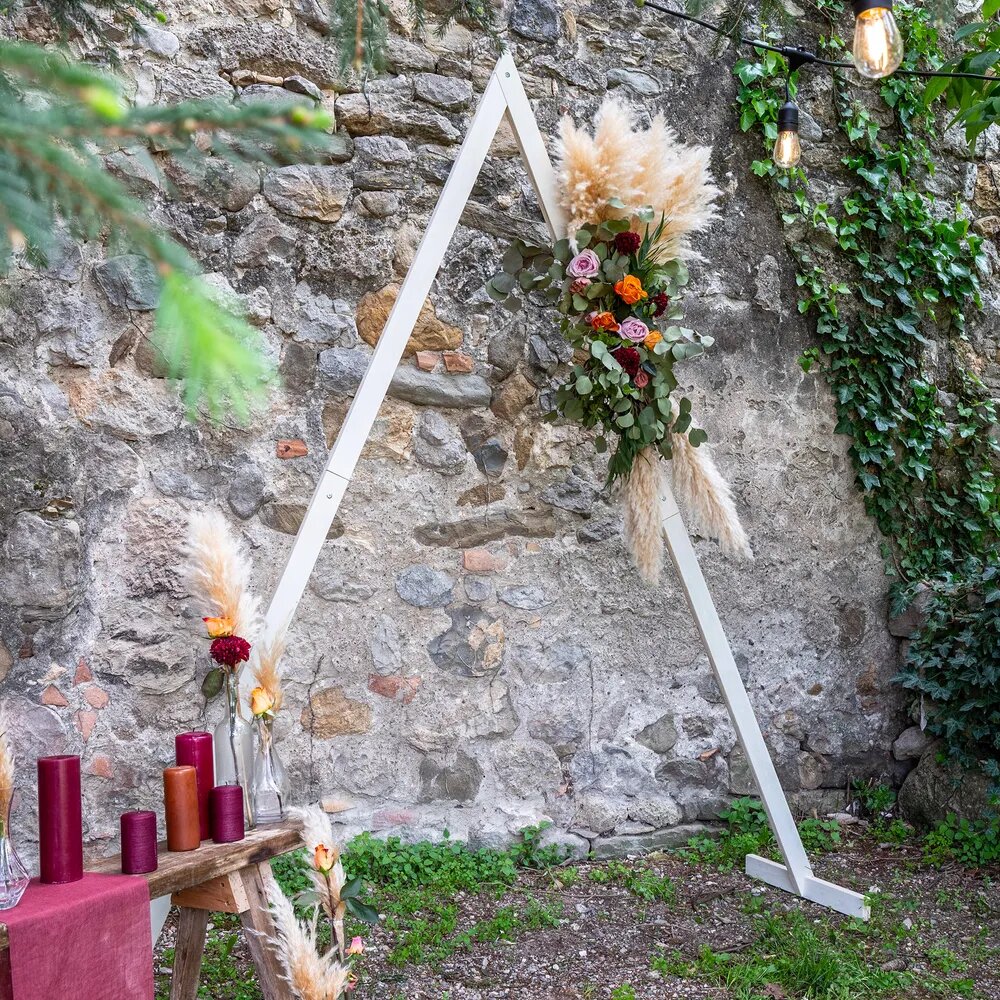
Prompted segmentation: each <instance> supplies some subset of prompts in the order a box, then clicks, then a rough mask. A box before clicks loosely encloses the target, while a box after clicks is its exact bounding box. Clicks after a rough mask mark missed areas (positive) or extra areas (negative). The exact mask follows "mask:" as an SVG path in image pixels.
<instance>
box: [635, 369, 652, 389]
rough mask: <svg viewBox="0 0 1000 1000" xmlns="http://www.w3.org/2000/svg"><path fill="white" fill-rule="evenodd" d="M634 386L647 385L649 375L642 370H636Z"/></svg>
mask: <svg viewBox="0 0 1000 1000" xmlns="http://www.w3.org/2000/svg"><path fill="white" fill-rule="evenodd" d="M633 381H634V382H635V387H636V388H637V389H645V388H646V386H647V385H649V376H648V375H647V374H646V373H645V372H644V371H638V372H636V373H635V379H634V380H633Z"/></svg>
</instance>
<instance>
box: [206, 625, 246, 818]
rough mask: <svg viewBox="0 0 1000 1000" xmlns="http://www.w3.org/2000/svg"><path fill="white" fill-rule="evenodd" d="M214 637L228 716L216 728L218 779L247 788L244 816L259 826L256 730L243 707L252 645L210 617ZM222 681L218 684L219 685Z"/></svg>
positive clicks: (213, 654)
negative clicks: (243, 687)
mask: <svg viewBox="0 0 1000 1000" xmlns="http://www.w3.org/2000/svg"><path fill="white" fill-rule="evenodd" d="M205 625H206V626H207V628H208V634H209V636H211V637H212V645H211V646H210V647H209V654H210V655H211V657H212V659H213V660H215V662H216V663H217V664H218V668H217V670H218V674H217V677H218V680H221V681H222V682H223V684H224V685H225V691H226V703H225V704H226V713H225V715H224V716H223V719H222V721H221V722H220V723H219V724H218V725H217V726H216V727H215V739H214V743H215V780H216V782H217V783H218V784H220V785H231V784H237V785H239V786H240V787H241V788H242V789H243V806H244V817H245V819H246V824H247V826H248V827H252V826H253V825H254V824H255V823H256V816H255V814H254V808H253V792H252V775H253V764H254V757H253V729H252V728H251V726H250V723H249V722H248V721H247V720H246V719H245V718H244V716H243V711H242V708H241V706H240V696H239V692H240V668H241V667H242V665H243V664H244V663H245V662H246V661H247V660H249V659H250V643H249V642H247V641H246V639H243V638H242V637H240V636H238V635H233V632H232V625H231V624H230V623H229V622H228V621H227V620H226V619H224V618H206V619H205ZM218 680H217V681H216V683H218Z"/></svg>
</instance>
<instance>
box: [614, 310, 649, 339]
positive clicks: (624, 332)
mask: <svg viewBox="0 0 1000 1000" xmlns="http://www.w3.org/2000/svg"><path fill="white" fill-rule="evenodd" d="M618 335H619V336H620V337H623V338H624V339H625V340H631V341H632V343H634V344H641V343H642V342H643V341H644V340H645V339H646V337H648V336H649V327H648V326H646V324H645V323H643V321H642V320H641V319H636V317H635V316H629V317H628V319H623V320H622V324H621V327H620V328H619V330H618Z"/></svg>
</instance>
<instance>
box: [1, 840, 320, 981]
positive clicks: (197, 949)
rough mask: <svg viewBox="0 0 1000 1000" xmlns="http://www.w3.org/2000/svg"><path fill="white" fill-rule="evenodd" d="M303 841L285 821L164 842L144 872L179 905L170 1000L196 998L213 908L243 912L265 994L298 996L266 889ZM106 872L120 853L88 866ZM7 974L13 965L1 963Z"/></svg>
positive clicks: (117, 864) (153, 893)
mask: <svg viewBox="0 0 1000 1000" xmlns="http://www.w3.org/2000/svg"><path fill="white" fill-rule="evenodd" d="M301 846H302V836H301V826H300V824H298V823H293V822H291V821H286V822H284V823H274V824H271V825H269V826H259V827H257V828H256V829H255V830H251V831H250V832H249V833H248V834H247V835H246V838H245V839H244V840H241V841H238V842H237V843H235V844H215V843H213V842H212V841H210V840H206V841H203V842H202V845H201V847H199V848H198V850H196V851H185V852H183V853H177V854H175V853H171V852H170V851H168V850H167V845H166V841H161V842H160V844H159V852H158V853H159V867H158V868H157V869H156V871H155V872H150V873H149V874H148V875H137V876H135V877H136V878H144V879H145V880H146V882H147V884H148V885H149V898H150V899H151V900H153V899H160V898H161V897H163V896H169V897H170V901H171V903H173V904H174V905H175V906H178V907H179V908H180V918H179V920H178V923H177V942H176V947H175V951H174V968H173V978H172V981H171V985H170V1000H195V997H196V996H197V994H198V979H199V977H200V975H201V960H202V956H203V954H204V951H205V934H206V931H207V929H208V920H209V917H210V916H211V914H212V913H213V912H214V913H238V914H239V917H240V923H241V924H242V926H243V931H244V936H245V938H246V943H247V947H248V948H249V950H250V954H251V956H252V958H253V963H254V966H255V967H256V969H257V977H258V981H259V983H260V989H261V992H262V993H263V995H264V997H265V1000H288V998H289V997H291V996H292V993H291V990H290V989H289V987H288V984H287V983H286V982H285V981H284V979H283V978H282V976H283V973H282V969H281V964H280V962H279V961H278V958H277V956H276V955H275V954H274V952H273V949H272V948H271V946H270V945H269V943H268V939H269V938H270V936H271V935H272V934H273V933H274V925H273V924H272V922H271V914H270V912H269V910H268V902H267V890H268V887H269V886H270V885H271V884H272V883H273V881H274V876H273V875H272V874H271V864H270V862H271V859H272V858H275V857H277V856H278V855H280V854H287V853H288V852H289V851H294V850H295V849H296V848H298V847H301ZM87 870H88V871H91V872H98V873H100V874H103V875H120V874H121V855H119V854H116V855H114V856H113V857H110V858H105V859H104V860H103V861H99V862H97V863H95V864H92V865H88V866H87ZM7 943H8V941H7V928H6V926H5V925H3V924H0V948H2V949H3V955H4V958H5V957H6V949H7ZM0 968H2V972H0V974H4V973H6V975H7V977H8V978H9V975H10V971H9V965H8V964H7V963H6V962H2V963H0Z"/></svg>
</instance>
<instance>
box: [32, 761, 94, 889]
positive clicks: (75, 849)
mask: <svg viewBox="0 0 1000 1000" xmlns="http://www.w3.org/2000/svg"><path fill="white" fill-rule="evenodd" d="M38 857H39V866H40V868H41V876H42V881H43V882H48V883H58V882H76V881H77V880H78V879H81V878H83V802H82V799H81V796H80V758H79V757H71V756H59V757H40V758H39V760H38Z"/></svg>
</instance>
